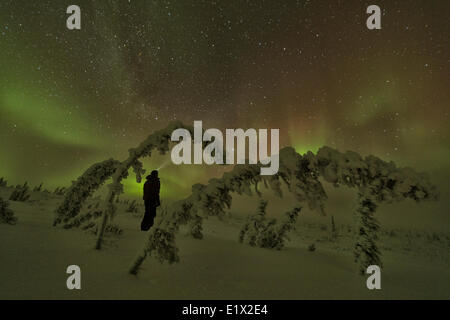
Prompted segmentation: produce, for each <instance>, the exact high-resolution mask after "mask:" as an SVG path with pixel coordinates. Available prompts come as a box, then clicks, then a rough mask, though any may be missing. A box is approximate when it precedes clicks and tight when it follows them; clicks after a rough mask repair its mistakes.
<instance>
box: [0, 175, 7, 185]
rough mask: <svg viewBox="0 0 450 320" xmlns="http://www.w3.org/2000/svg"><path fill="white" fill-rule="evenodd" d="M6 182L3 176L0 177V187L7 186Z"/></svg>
mask: <svg viewBox="0 0 450 320" xmlns="http://www.w3.org/2000/svg"><path fill="white" fill-rule="evenodd" d="M7 186H8V182H7V181H6V180H5V178H3V177H0V187H7Z"/></svg>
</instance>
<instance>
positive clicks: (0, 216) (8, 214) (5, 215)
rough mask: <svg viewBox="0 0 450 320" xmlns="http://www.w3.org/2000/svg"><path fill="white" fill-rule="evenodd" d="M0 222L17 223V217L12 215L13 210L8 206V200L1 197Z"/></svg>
mask: <svg viewBox="0 0 450 320" xmlns="http://www.w3.org/2000/svg"><path fill="white" fill-rule="evenodd" d="M0 223H7V224H16V223H17V217H15V216H14V211H12V210H11V209H10V208H9V202H8V201H5V200H3V199H2V198H0Z"/></svg>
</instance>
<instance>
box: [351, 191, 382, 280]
mask: <svg viewBox="0 0 450 320" xmlns="http://www.w3.org/2000/svg"><path fill="white" fill-rule="evenodd" d="M358 202H359V203H358V208H357V209H356V218H357V219H358V222H359V223H358V224H359V226H358V238H357V241H356V244H355V249H354V256H355V262H356V263H358V265H359V273H360V274H361V275H364V274H365V273H366V270H367V267H368V266H371V265H377V266H379V267H380V268H381V267H382V266H383V265H382V263H381V259H380V251H379V250H378V247H377V245H376V241H377V240H378V235H377V233H378V230H379V228H380V226H379V224H378V221H377V220H376V218H375V217H374V213H375V211H376V208H377V205H376V204H375V203H374V202H373V201H372V200H371V199H369V198H366V197H364V195H362V194H359V195H358Z"/></svg>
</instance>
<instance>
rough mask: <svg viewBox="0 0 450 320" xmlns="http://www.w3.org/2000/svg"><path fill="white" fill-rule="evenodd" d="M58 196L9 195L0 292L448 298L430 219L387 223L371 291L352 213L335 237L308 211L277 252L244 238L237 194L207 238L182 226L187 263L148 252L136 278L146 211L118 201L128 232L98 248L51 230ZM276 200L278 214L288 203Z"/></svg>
mask: <svg viewBox="0 0 450 320" xmlns="http://www.w3.org/2000/svg"><path fill="white" fill-rule="evenodd" d="M9 192H11V189H5V188H2V189H0V196H2V197H3V198H4V199H8V193H9ZM61 199H62V197H61V196H56V195H53V194H46V193H33V195H32V197H31V199H30V201H27V202H13V201H11V202H10V203H11V205H10V208H11V209H12V210H14V212H15V215H16V216H17V217H18V219H19V220H18V223H17V224H16V225H6V224H0V262H1V263H0V299H12V298H23V299H385V298H387V299H418V298H426V299H428V298H437V299H449V298H450V285H449V284H450V268H449V267H450V250H449V249H450V234H449V233H446V232H444V231H442V230H436V231H435V230H433V229H432V228H430V227H428V226H427V227H426V228H424V229H420V228H417V227H411V226H410V225H406V226H405V227H402V226H401V224H393V223H390V224H388V225H390V227H389V226H388V227H387V226H385V225H383V223H382V224H381V227H382V228H381V230H382V232H381V239H380V249H381V252H382V259H383V263H384V268H383V269H382V276H381V285H382V289H381V290H368V289H367V287H366V278H365V277H362V276H360V275H359V274H358V273H357V266H356V265H355V264H354V262H353V256H352V243H353V242H352V241H353V239H354V236H353V235H354V230H353V229H352V224H351V219H348V220H349V221H347V220H345V219H344V217H341V216H339V214H338V212H337V211H339V210H335V211H333V212H332V213H333V214H334V215H335V217H338V218H337V219H336V226H337V231H338V235H337V238H333V237H332V235H331V231H330V228H331V225H330V217H329V216H328V217H318V218H312V217H311V216H309V213H308V212H307V211H306V210H305V212H304V213H303V214H302V213H301V214H300V217H299V221H298V225H297V230H296V231H295V232H293V233H291V234H290V238H291V241H290V242H288V243H287V246H286V247H285V248H284V249H283V250H281V251H274V250H268V249H261V248H252V247H249V246H247V245H242V244H239V243H238V241H237V238H238V233H239V230H240V226H241V225H242V223H243V221H244V220H243V219H244V218H245V215H244V214H242V213H241V212H239V203H240V202H241V203H242V202H245V201H248V200H243V199H240V198H239V199H237V200H236V202H237V204H236V205H233V207H232V210H231V215H230V217H228V218H226V219H225V220H224V221H220V220H219V219H216V218H210V219H208V220H206V221H205V224H204V235H205V237H204V239H203V240H195V239H193V238H191V237H190V236H188V232H187V230H186V229H182V230H181V231H180V233H179V234H178V235H177V244H178V246H179V248H180V258H181V261H180V263H177V264H173V265H168V264H160V263H159V262H157V261H155V260H154V259H152V258H147V260H146V261H145V262H144V265H143V269H142V270H141V272H140V273H139V275H138V276H132V275H130V274H128V269H129V267H130V265H131V263H132V262H133V260H134V258H135V256H136V254H137V253H138V251H139V249H140V248H141V247H142V245H143V244H144V242H145V239H146V233H144V232H141V231H139V225H140V218H139V214H131V213H127V212H125V209H126V205H125V204H120V205H119V212H118V214H117V216H116V218H115V221H114V222H115V223H117V224H118V225H119V226H120V227H121V228H122V229H123V234H122V235H121V236H119V237H114V238H109V239H108V241H107V242H106V245H105V246H104V248H103V249H102V250H100V251H97V250H95V249H94V242H95V241H94V236H93V235H91V234H88V233H86V232H83V231H81V230H77V229H75V230H64V229H62V228H54V227H52V221H53V218H54V212H53V211H54V209H55V208H56V206H57V204H58V203H59V202H60V201H61ZM252 201H253V200H252ZM282 201H285V200H282ZM330 201H331V205H333V199H330ZM274 203H275V204H272V209H271V208H270V207H269V210H272V212H274V211H276V208H277V206H279V205H280V203H281V202H274ZM139 210H140V211H142V207H140V209H139ZM340 210H342V209H340ZM280 211H282V212H284V211H285V210H281V209H280ZM380 215H381V214H380ZM350 217H351V215H350ZM381 218H382V217H381ZM380 220H383V219H380ZM384 220H386V219H384ZM381 222H383V221H381ZM313 243H314V244H315V247H316V250H315V251H313V252H312V251H309V250H308V247H309V246H310V245H311V244H313ZM72 264H75V265H78V266H80V267H81V286H82V289H81V290H72V291H71V290H68V289H67V287H66V279H67V277H68V275H67V274H66V268H67V266H69V265H72Z"/></svg>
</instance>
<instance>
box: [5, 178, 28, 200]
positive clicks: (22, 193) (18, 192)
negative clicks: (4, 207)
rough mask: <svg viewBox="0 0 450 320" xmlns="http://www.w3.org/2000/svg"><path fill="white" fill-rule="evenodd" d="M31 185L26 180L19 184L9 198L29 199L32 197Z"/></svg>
mask: <svg viewBox="0 0 450 320" xmlns="http://www.w3.org/2000/svg"><path fill="white" fill-rule="evenodd" d="M30 196H31V194H30V187H29V186H28V183H27V182H25V183H24V184H23V185H17V186H16V187H15V189H14V190H13V192H12V193H11V195H10V196H9V200H11V201H22V202H24V201H27V200H28V199H29V198H30Z"/></svg>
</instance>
